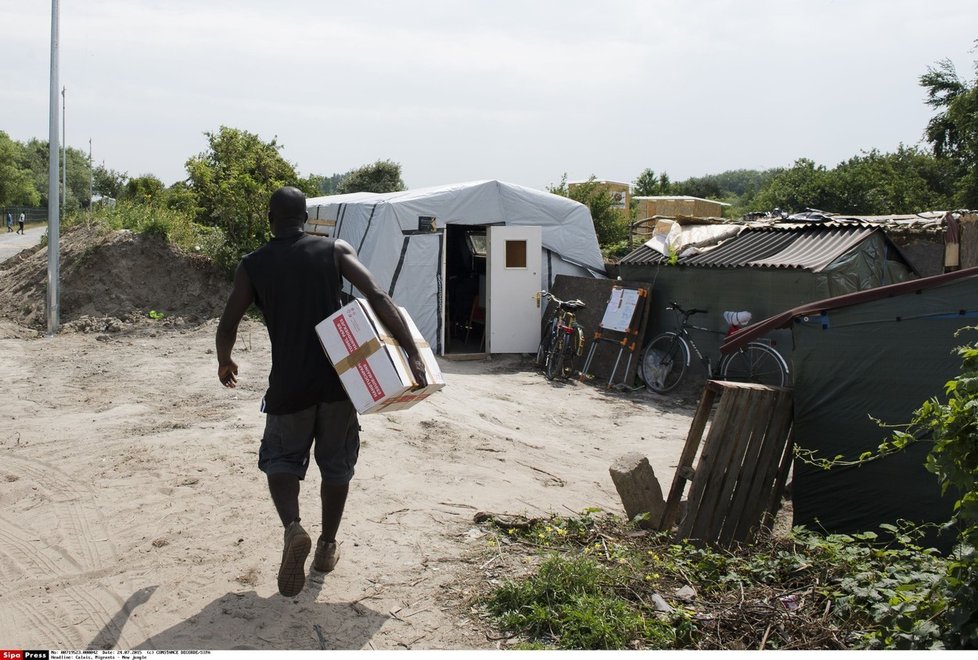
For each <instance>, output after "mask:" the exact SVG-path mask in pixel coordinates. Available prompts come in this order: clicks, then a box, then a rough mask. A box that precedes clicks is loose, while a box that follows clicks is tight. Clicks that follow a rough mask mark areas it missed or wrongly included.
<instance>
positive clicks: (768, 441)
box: [659, 380, 792, 545]
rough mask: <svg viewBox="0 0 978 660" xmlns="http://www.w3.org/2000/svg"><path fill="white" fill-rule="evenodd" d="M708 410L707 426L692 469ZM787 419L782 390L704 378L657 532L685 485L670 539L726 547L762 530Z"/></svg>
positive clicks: (773, 504)
mask: <svg viewBox="0 0 978 660" xmlns="http://www.w3.org/2000/svg"><path fill="white" fill-rule="evenodd" d="M714 403H716V409H715V411H714ZM711 413H712V416H713V421H712V423H711V424H710V429H709V432H708V433H707V437H706V441H705V442H704V443H703V450H702V452H700V458H699V462H698V463H697V465H696V469H695V470H693V468H692V464H693V459H694V458H695V457H696V454H697V451H698V449H699V446H700V442H701V439H702V436H703V432H704V431H705V429H706V426H707V422H708V421H709V419H710V416H711ZM791 422H792V399H791V390H790V389H789V388H783V387H767V386H764V385H755V384H753V383H730V382H725V381H713V380H711V381H707V383H706V387H705V388H704V390H703V395H702V397H701V398H700V403H699V407H698V408H697V410H696V414H695V416H694V417H693V422H692V424H691V426H690V430H689V435H688V436H687V438H686V446H685V447H684V448H683V453H682V456H681V457H680V460H679V466H678V468H677V470H676V475H675V477H674V478H673V482H672V488H671V489H670V491H669V497H668V500H667V501H666V508H665V511H664V512H663V515H662V521H661V523H660V525H659V527H660V529H669V528H670V527H672V525H673V524H675V522H676V518H677V514H678V511H679V503H680V500H681V499H682V495H683V492H684V491H685V488H686V484H687V482H690V483H691V485H690V488H689V496H688V498H687V507H686V515H685V517H684V518H683V519H682V520H681V521H679V529H678V532H677V536H678V537H680V538H689V539H691V540H695V541H702V542H708V543H718V544H720V545H731V544H733V543H743V542H746V541H749V540H751V539H753V538H754V536H755V535H756V534H757V532H758V530H760V529H761V527H762V526H769V525H770V523H771V521H772V520H773V518H774V515H775V514H776V513H777V510H778V506H779V504H780V502H781V495H782V494H783V492H784V484H785V480H786V479H787V476H788V470H789V468H790V467H791V458H792V450H791Z"/></svg>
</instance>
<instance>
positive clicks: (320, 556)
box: [312, 536, 340, 573]
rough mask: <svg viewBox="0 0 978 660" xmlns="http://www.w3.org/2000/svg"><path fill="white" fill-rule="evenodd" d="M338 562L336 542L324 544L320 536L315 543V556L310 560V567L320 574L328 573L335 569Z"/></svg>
mask: <svg viewBox="0 0 978 660" xmlns="http://www.w3.org/2000/svg"><path fill="white" fill-rule="evenodd" d="M339 560H340V549H339V546H337V545H336V541H333V542H332V543H326V540H325V539H323V537H322V536H320V537H319V540H318V541H317V542H316V556H315V557H313V559H312V567H313V568H315V569H316V570H317V571H319V572H321V573H329V572H330V571H332V570H333V569H334V568H336V562H338V561H339Z"/></svg>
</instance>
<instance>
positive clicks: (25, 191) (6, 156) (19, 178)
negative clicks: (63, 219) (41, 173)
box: [0, 131, 41, 206]
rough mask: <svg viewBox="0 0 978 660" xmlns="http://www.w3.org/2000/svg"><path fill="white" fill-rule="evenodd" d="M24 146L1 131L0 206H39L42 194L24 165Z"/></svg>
mask: <svg viewBox="0 0 978 660" xmlns="http://www.w3.org/2000/svg"><path fill="white" fill-rule="evenodd" d="M23 152H24V148H23V146H21V145H20V143H18V142H15V141H13V140H11V139H10V137H9V136H8V135H7V134H6V133H4V132H3V131H0V206H37V205H39V204H40V203H41V195H40V193H39V192H38V191H37V187H36V186H35V185H34V179H33V177H32V176H31V171H30V170H29V169H27V168H25V167H24V166H23V164H22V163H23V161H24V153H23Z"/></svg>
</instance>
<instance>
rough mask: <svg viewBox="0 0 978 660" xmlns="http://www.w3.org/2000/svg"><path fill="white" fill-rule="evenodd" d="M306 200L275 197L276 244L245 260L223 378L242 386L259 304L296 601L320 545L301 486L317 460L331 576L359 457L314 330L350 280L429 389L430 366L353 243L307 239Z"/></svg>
mask: <svg viewBox="0 0 978 660" xmlns="http://www.w3.org/2000/svg"><path fill="white" fill-rule="evenodd" d="M307 217H308V216H307V214H306V196H305V195H304V194H303V193H302V191H300V190H298V189H297V188H291V187H285V188H279V189H278V190H276V191H275V192H274V193H273V194H272V197H271V200H270V202H269V205H268V220H269V222H270V224H271V229H272V236H273V237H272V239H271V240H269V241H268V243H266V244H265V245H264V246H262V247H260V248H259V249H257V250H255V251H254V252H252V253H251V254H248V255H245V257H244V258H243V259H242V260H241V263H240V264H238V268H237V270H236V272H235V274H234V284H233V285H232V289H231V294H230V295H229V296H228V300H227V304H226V306H225V308H224V313H223V314H222V315H221V320H220V323H219V325H218V327H217V362H218V367H217V377H218V378H219V379H220V381H221V383H222V384H223V385H224V386H225V387H235V386H236V385H237V375H238V365H237V364H236V363H235V362H234V360H232V359H231V350H232V348H233V347H234V342H235V340H236V338H237V332H238V325H239V323H240V322H241V318H242V317H243V316H244V314H245V312H246V311H247V310H248V307H249V306H250V305H251V304H252V303H255V305H257V307H258V308H259V309H260V310H261V313H262V316H264V318H265V325H266V327H267V328H268V336H269V338H270V339H271V344H272V369H271V373H270V374H269V376H268V390H267V391H266V392H265V397H264V398H263V400H262V411H263V412H265V413H266V418H265V433H264V437H263V438H262V441H261V446H260V447H259V450H258V468H259V469H260V470H261V471H263V472H264V473H265V475H266V477H267V479H268V490H269V492H270V494H271V497H272V502H273V503H274V504H275V509H276V511H277V512H278V515H279V518H280V519H281V521H282V525H283V526H284V527H285V543H284V548H283V550H282V563H281V565H280V566H279V571H278V589H279V592H281V594H282V595H283V596H295V595H296V594H298V593H299V592H300V591H302V587H303V586H304V585H305V580H306V574H305V561H306V557H307V556H308V555H309V551H310V549H311V546H312V540H311V539H310V537H309V534H307V533H306V531H305V530H304V529H303V528H302V526H301V525H300V524H299V485H300V482H301V481H302V480H303V479H304V478H305V475H306V469H307V467H308V466H309V454H310V450H312V447H313V441H314V440H315V452H314V457H315V460H316V464H317V465H318V466H319V471H320V474H321V475H322V485H321V487H320V499H321V502H322V533H321V534H320V536H319V540H318V542H317V543H316V554H315V557H314V558H313V562H312V567H313V568H314V569H316V570H317V571H322V572H324V573H328V572H329V571H331V570H333V567H334V566H335V565H336V562H337V560H338V559H339V549H338V547H337V545H336V532H337V530H338V529H339V525H340V519H341V518H342V516H343V510H344V508H345V506H346V497H347V493H348V492H349V488H350V481H351V480H352V478H353V472H354V466H355V465H356V462H357V457H358V455H359V451H360V425H359V423H358V422H357V413H356V409H355V408H354V407H353V404H352V403H351V402H350V399H349V397H347V394H346V392H345V391H344V389H343V386H342V384H341V383H340V380H339V376H337V374H336V370H335V369H334V368H333V365H332V364H331V363H330V361H329V359H328V358H327V357H326V354H325V353H324V352H323V348H322V346H321V344H320V343H319V338H318V337H317V335H316V331H315V326H316V324H317V323H319V322H320V321H322V320H323V319H325V318H326V317H327V316H329V315H330V314H332V313H333V312H335V311H337V310H339V309H340V307H341V306H342V305H341V302H340V292H341V290H342V278H344V277H345V278H346V279H347V280H349V281H350V282H351V283H352V284H353V285H354V286H355V287H356V288H357V289H359V290H360V291H361V292H362V293H363V295H364V296H366V298H367V300H368V301H369V302H370V304H371V306H372V307H373V309H374V311H376V313H377V316H378V317H380V320H381V321H383V323H384V324H385V325H386V326H387V328H388V329H389V330H390V332H391V334H392V335H393V336H394V338H395V339H396V340H397V341H398V343H400V345H401V346H402V347H404V348H405V350H406V352H407V355H408V361H409V363H410V366H411V371H412V373H413V374H414V378H415V380H416V381H417V382H418V383H419V384H421V385H426V384H427V379H426V378H425V371H424V363H423V362H422V361H421V355H420V354H419V352H418V349H417V347H416V346H415V344H414V342H413V340H412V338H411V333H410V330H409V329H408V327H407V325H406V324H405V322H404V320H403V319H402V317H401V315H400V313H399V311H398V309H397V307H396V306H395V305H394V301H393V300H391V298H390V296H389V295H388V294H387V293H386V292H385V291H384V290H383V289H381V288H380V287H379V286H378V285H377V283H376V282H375V281H374V278H373V276H372V275H371V274H370V272H369V271H368V270H367V269H366V267H365V266H364V265H363V264H362V263H361V262H360V261H359V259H358V258H357V253H356V251H355V250H354V249H353V247H352V246H351V245H350V244H349V243H347V242H346V241H343V240H339V239H333V238H323V237H320V236H311V235H308V234H306V233H305V232H304V231H303V225H304V224H305V222H306V219H307Z"/></svg>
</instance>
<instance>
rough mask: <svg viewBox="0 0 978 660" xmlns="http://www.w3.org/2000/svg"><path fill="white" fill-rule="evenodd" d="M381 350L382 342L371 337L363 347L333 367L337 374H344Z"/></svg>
mask: <svg viewBox="0 0 978 660" xmlns="http://www.w3.org/2000/svg"><path fill="white" fill-rule="evenodd" d="M379 350H380V341H379V340H378V339H377V338H376V337H371V338H370V339H368V340H367V341H366V343H364V344H363V345H362V346H360V347H358V348H357V349H356V350H355V351H353V352H352V353H350V354H349V355H347V356H346V357H345V358H343V359H342V360H340V361H339V362H337V363H336V364H335V365H333V366H334V367H335V368H336V373H337V374H342V373H343V372H345V371H346V370H348V369H352V368H353V367H355V366H356V364H357V363H358V362H360V361H362V360H366V359H367V358H368V357H370V356H371V355H373V354H374V353H376V352H377V351H379Z"/></svg>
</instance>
